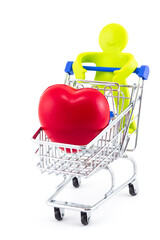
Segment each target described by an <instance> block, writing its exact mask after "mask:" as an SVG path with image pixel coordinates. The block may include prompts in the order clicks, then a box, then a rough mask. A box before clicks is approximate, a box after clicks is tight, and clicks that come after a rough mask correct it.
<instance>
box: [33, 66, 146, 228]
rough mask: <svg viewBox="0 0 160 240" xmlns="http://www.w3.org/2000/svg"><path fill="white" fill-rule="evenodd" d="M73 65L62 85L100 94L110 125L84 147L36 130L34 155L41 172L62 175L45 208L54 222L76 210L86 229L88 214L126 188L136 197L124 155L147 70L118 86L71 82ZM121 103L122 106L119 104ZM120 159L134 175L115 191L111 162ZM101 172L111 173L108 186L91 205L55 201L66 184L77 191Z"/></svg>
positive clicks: (133, 138) (131, 143)
mask: <svg viewBox="0 0 160 240" xmlns="http://www.w3.org/2000/svg"><path fill="white" fill-rule="evenodd" d="M72 63H73V62H68V63H67V65H66V68H65V72H66V73H67V75H66V78H65V84H67V85H69V86H72V87H74V88H77V89H79V88H85V87H91V88H96V89H97V90H99V91H101V92H102V93H103V94H104V95H105V97H106V98H107V100H108V102H109V105H110V110H111V111H112V113H113V114H112V116H111V119H110V123H109V125H108V126H107V127H106V128H105V129H104V130H102V132H101V133H100V134H99V135H97V136H96V137H95V138H94V139H93V140H92V141H91V142H89V143H88V144H87V145H85V146H78V145H70V144H63V143H58V142H51V141H50V140H49V139H48V137H47V136H46V134H45V133H44V131H43V129H42V128H39V130H38V131H37V132H36V133H35V134H34V136H33V140H34V142H36V143H37V144H38V149H37V150H36V152H35V154H36V155H37V156H38V157H39V162H38V165H37V166H38V168H39V169H40V170H41V172H42V173H44V172H46V173H48V174H52V173H54V174H56V175H62V176H63V178H64V179H63V182H62V183H61V184H60V185H58V187H57V190H56V192H55V193H54V194H53V195H52V196H51V197H50V198H49V200H48V201H47V204H48V205H49V206H51V207H53V208H54V214H55V218H56V219H57V220H62V219H63V216H64V209H70V210H77V211H79V212H80V215H81V223H82V224H84V225H87V224H88V223H89V220H90V215H91V211H93V210H95V209H96V208H98V207H99V206H100V205H101V204H103V203H104V202H106V201H107V200H108V199H109V198H111V197H112V196H113V195H114V194H116V193H117V192H119V191H120V190H122V189H123V188H124V187H126V186H128V187H129V193H130V194H131V195H132V196H134V195H136V194H137V193H138V186H137V179H136V172H137V171H136V162H135V160H134V159H133V158H132V157H131V156H128V155H126V151H133V150H134V149H135V148H136V146H137V138H138V130H139V119H140V110H141V102H142V94H143V86H144V80H146V79H147V78H148V75H149V68H148V66H141V67H140V68H137V69H136V70H135V71H134V73H135V75H138V77H139V78H138V81H136V82H135V83H134V84H132V85H119V84H118V83H113V82H102V81H101V82H100V81H90V80H75V79H74V78H73V77H74V75H73V71H72ZM84 68H85V69H86V70H91V71H92V70H93V71H106V72H114V71H115V70H118V69H119V68H106V67H89V66H84ZM72 75H73V76H72ZM132 75H134V74H132ZM123 88H128V89H129V91H130V97H129V98H127V97H125V96H124V94H123V91H122V89H123ZM120 101H121V104H119V102H120ZM125 101H128V102H129V104H128V107H127V108H125V109H124V105H125V104H124V103H125ZM133 121H135V122H136V126H137V127H136V129H135V131H132V132H130V131H129V127H130V124H131V122H133ZM68 149H70V151H68ZM75 150H76V151H75ZM119 158H123V159H127V160H129V161H131V163H132V164H133V175H132V176H131V177H130V179H128V180H126V181H125V182H124V183H123V184H121V185H120V186H118V187H116V188H115V176H114V172H113V169H112V168H111V165H112V162H113V161H115V160H118V159H119ZM101 169H106V170H107V171H108V172H109V173H110V176H111V186H110V189H109V190H108V192H107V193H105V194H104V196H103V198H102V199H100V200H99V201H98V202H97V203H95V204H94V205H92V206H91V205H84V204H79V203H73V202H68V201H59V200H56V199H55V197H56V196H57V195H58V194H59V193H60V192H61V191H62V190H63V189H64V187H65V186H66V185H67V184H68V183H69V182H72V184H73V186H74V187H75V188H78V187H79V186H80V183H81V178H82V177H83V178H88V177H90V176H91V175H93V174H95V173H97V172H98V171H99V170H101Z"/></svg>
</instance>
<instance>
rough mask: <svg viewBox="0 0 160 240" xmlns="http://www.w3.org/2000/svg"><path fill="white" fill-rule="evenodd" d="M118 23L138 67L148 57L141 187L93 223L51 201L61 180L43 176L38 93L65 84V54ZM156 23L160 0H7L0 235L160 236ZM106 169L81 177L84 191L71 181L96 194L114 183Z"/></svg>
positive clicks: (0, 25)
mask: <svg viewBox="0 0 160 240" xmlns="http://www.w3.org/2000/svg"><path fill="white" fill-rule="evenodd" d="M112 22H114V23H119V24H121V25H123V26H124V27H125V28H126V29H127V31H128V34H129V42H128V45H127V47H126V49H125V50H124V52H129V53H132V54H133V55H134V56H135V58H136V60H137V62H138V63H139V66H140V65H145V64H147V65H149V66H150V77H149V80H148V81H146V82H145V88H144V98H143V106H142V113H141V122H140V132H139V142H138V148H137V150H136V151H135V153H134V154H133V156H134V157H135V158H136V160H137V163H138V179H139V186H140V192H139V194H138V195H137V196H136V197H130V196H129V195H128V189H124V190H123V191H122V192H121V193H119V194H118V195H116V196H115V197H113V198H112V199H111V200H109V201H108V202H107V203H106V204H105V205H103V206H101V207H100V208H99V209H98V210H96V211H95V212H93V215H92V219H91V223H90V224H89V225H88V226H87V227H85V226H82V225H81V224H80V217H79V213H78V212H72V211H71V212H70V211H66V212H65V218H64V220H63V221H62V222H57V221H56V220H55V219H54V217H53V210H52V208H50V207H47V206H46V205H45V201H46V200H47V198H48V197H50V195H51V194H52V192H54V190H55V187H56V185H57V184H58V183H59V182H60V181H61V180H62V179H61V178H60V177H57V178H56V177H55V176H53V175H51V176H48V175H41V174H40V172H39V171H38V169H37V168H36V160H34V157H33V154H34V150H35V146H34V144H33V143H32V141H31V137H32V135H33V134H34V132H35V131H36V130H37V129H38V127H39V120H38V115H37V108H38V102H39V97H40V95H41V94H42V92H43V91H44V90H45V88H47V87H48V86H50V85H52V84H55V83H63V80H64V76H65V74H64V67H65V64H66V62H67V61H68V60H73V61H74V60H75V58H76V56H77V55H78V54H79V53H81V52H85V51H100V47H99V44H98V36H99V32H100V30H101V29H102V28H103V27H104V26H105V25H107V24H109V23H112ZM159 23H160V15H159V6H158V1H157V0H152V1H143V0H141V1H140V0H138V1H137V0H134V1H128V0H121V1H118V0H117V1H107V0H105V1H103V0H99V1H93V0H92V1H91V0H85V1H84V0H81V1H73V0H67V1H64V0H63V1H53V0H52V1H49V0H45V1H44V0H27V1H24V0H21V1H20V0H19V1H18V0H15V1H11V0H10V1H9V0H1V1H0V141H1V143H0V147H1V149H0V150H1V152H0V156H1V158H0V193H1V197H0V220H1V223H0V228H1V230H0V235H1V237H0V238H1V239H4V240H5V239H13V238H14V239H17V240H19V239H23V240H25V239H39V240H40V239H54V238H55V237H56V238H57V239H64V238H67V239H87V238H89V237H90V238H93V237H95V239H96V238H97V237H99V238H102V237H103V238H107V239H110V240H111V239H123V240H126V239H131V240H132V239H142V238H143V239H145V238H146V237H147V239H159V236H160V233H159V215H160V207H159V203H160V196H159V195H160V194H159V192H160V189H159V183H160V159H159V154H158V153H159V151H158V150H159V134H160V132H159V120H158V119H159V118H158V117H159V114H158V112H159V94H160V93H159V90H160V80H159V69H160V66H159V54H160V46H159V44H160V34H159ZM121 166H122V165H121ZM120 169H121V170H122V172H123V173H125V172H126V171H125V170H124V168H121V167H120V168H119V170H120ZM102 175H103V174H100V175H98V176H99V177H98V176H97V178H96V176H95V179H93V180H92V179H90V180H89V179H88V182H87V181H86V182H85V181H83V182H82V187H81V189H78V190H77V189H73V188H72V186H71V185H70V187H69V196H70V197H72V196H75V195H76V196H78V194H79V193H80V192H81V191H84V193H82V196H84V197H86V196H88V195H87V193H89V189H91V191H92V190H95V193H96V194H95V195H96V196H98V194H99V193H100V192H101V191H102V190H103V191H105V190H106V189H105V188H106V187H107V180H106V179H105V176H104V180H102V179H101V177H102ZM105 184H106V185H105ZM103 191H102V192H103ZM66 196H67V193H66V194H64V197H66ZM89 196H92V193H91V194H89ZM79 198H80V200H81V199H83V197H79ZM86 200H87V201H89V199H88V197H86ZM87 203H88V202H87ZM2 235H3V236H2Z"/></svg>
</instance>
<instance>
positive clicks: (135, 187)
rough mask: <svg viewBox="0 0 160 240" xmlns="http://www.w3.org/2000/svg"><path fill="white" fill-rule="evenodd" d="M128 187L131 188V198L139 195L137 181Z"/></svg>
mask: <svg viewBox="0 0 160 240" xmlns="http://www.w3.org/2000/svg"><path fill="white" fill-rule="evenodd" d="M128 187H129V193H130V195H131V196H136V195H137V193H138V183H137V181H136V180H135V181H134V182H132V183H129V185H128Z"/></svg>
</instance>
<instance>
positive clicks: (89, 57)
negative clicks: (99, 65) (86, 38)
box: [73, 52, 98, 79]
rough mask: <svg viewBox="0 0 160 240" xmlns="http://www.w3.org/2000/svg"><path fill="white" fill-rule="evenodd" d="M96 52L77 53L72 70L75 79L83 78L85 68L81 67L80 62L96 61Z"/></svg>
mask: <svg viewBox="0 0 160 240" xmlns="http://www.w3.org/2000/svg"><path fill="white" fill-rule="evenodd" d="M97 54H98V53H96V52H86V53H81V54H79V55H78V57H77V59H76V61H75V62H74V63H73V71H74V74H75V77H76V78H77V79H85V73H86V72H87V70H85V69H84V68H83V66H82V63H85V62H92V63H96V57H97Z"/></svg>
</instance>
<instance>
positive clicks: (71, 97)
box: [38, 84, 110, 145]
mask: <svg viewBox="0 0 160 240" xmlns="http://www.w3.org/2000/svg"><path fill="white" fill-rule="evenodd" d="M38 113H39V119H40V123H41V126H42V128H43V130H44V131H45V133H46V135H47V136H48V137H49V139H50V140H51V141H53V142H60V143H68V144H74V145H86V144H88V143H89V142H90V141H91V140H92V139H93V138H95V137H96V136H97V135H98V134H99V133H100V132H101V131H102V130H103V129H104V128H105V127H106V126H107V125H108V123H109V118H110V110H109V104H108V101H107V99H106V98H105V96H104V95H103V94H102V93H100V92H99V91H98V90H96V89H91V88H83V89H78V90H77V89H74V88H72V87H69V86H67V85H63V84H57V85H53V86H50V87H49V88H47V89H46V90H45V91H44V92H43V94H42V96H41V98H40V102H39V109H38Z"/></svg>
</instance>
